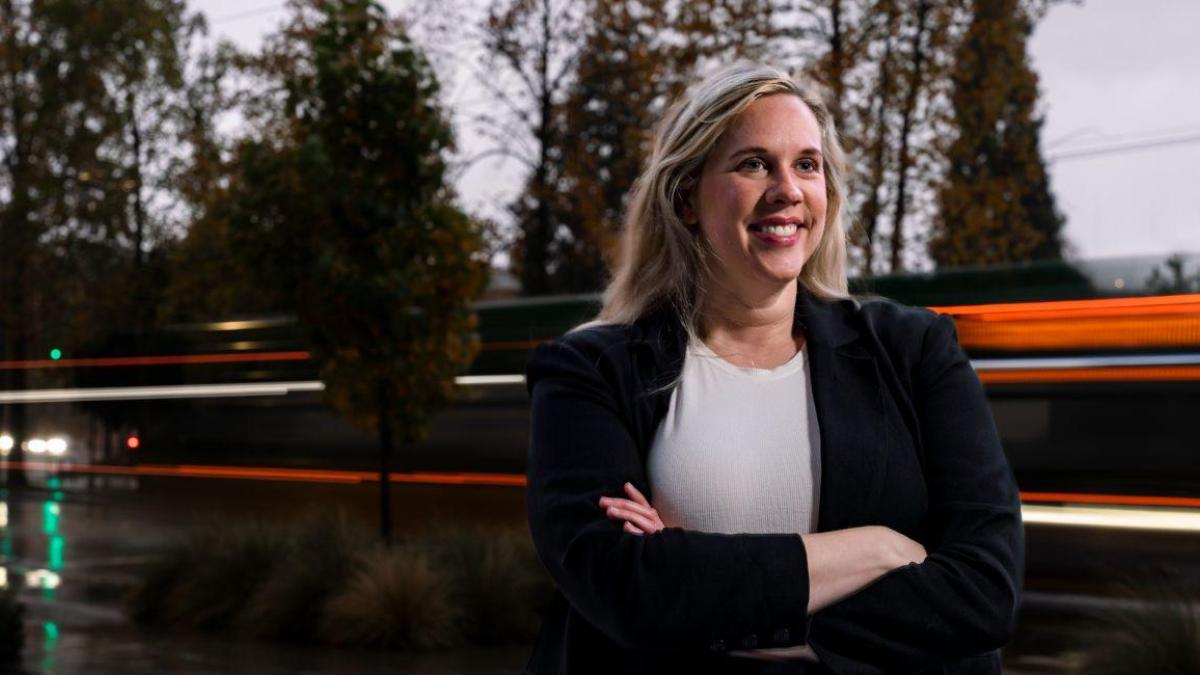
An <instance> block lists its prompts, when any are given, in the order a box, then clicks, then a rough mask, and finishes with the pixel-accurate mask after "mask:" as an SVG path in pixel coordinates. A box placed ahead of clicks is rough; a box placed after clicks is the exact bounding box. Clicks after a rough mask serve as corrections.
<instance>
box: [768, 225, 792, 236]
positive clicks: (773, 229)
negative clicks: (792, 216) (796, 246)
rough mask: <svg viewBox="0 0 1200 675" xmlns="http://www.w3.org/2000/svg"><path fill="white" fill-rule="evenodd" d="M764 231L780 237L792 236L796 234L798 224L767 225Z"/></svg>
mask: <svg viewBox="0 0 1200 675" xmlns="http://www.w3.org/2000/svg"><path fill="white" fill-rule="evenodd" d="M762 231H763V232H766V233H767V234H773V235H775V236H778V237H790V236H792V235H793V234H796V225H767V226H764V227H763V228H762Z"/></svg>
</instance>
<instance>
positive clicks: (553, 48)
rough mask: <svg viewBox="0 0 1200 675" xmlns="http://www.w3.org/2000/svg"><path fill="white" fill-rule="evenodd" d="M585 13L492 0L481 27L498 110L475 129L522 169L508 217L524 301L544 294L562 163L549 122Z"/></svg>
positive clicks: (559, 3)
mask: <svg viewBox="0 0 1200 675" xmlns="http://www.w3.org/2000/svg"><path fill="white" fill-rule="evenodd" d="M584 10H585V3H584V1H583V0H494V2H492V4H491V5H490V7H489V9H488V13H487V18H486V20H485V22H484V25H483V27H482V46H483V48H484V53H485V61H486V63H487V69H486V70H487V72H486V74H484V75H483V77H482V78H481V84H482V85H483V86H484V87H485V88H486V89H488V90H489V91H490V93H491V94H492V95H493V97H494V99H495V101H496V103H497V104H498V105H497V106H496V108H497V109H494V110H492V111H489V112H486V113H484V114H482V115H480V120H479V121H480V122H481V123H482V125H481V127H482V129H484V130H485V133H487V134H488V135H489V136H490V137H491V140H492V142H494V143H495V144H496V146H497V150H499V151H501V152H504V153H505V154H507V155H509V156H511V157H514V158H516V159H518V160H519V161H521V162H522V163H524V164H525V165H526V166H527V167H528V168H529V177H528V179H527V181H526V186H525V189H524V191H523V193H522V195H521V197H520V198H518V200H517V201H516V203H515V204H513V206H512V209H511V210H512V213H513V216H514V218H515V220H516V223H517V230H518V232H517V238H516V245H515V246H514V248H513V255H512V259H513V264H514V266H515V267H516V268H517V272H518V276H519V278H520V279H521V287H522V289H523V291H524V292H525V293H526V294H529V295H536V294H541V293H546V292H549V291H550V290H551V281H550V264H551V262H550V249H551V246H552V242H553V240H554V238H555V232H554V227H553V213H552V208H553V206H552V202H553V201H554V192H555V186H556V183H557V182H558V178H559V175H558V174H559V166H560V164H561V161H562V137H561V136H560V135H559V133H558V131H559V129H558V125H557V123H556V118H557V117H558V115H559V113H560V110H561V106H562V104H563V101H564V100H565V98H566V92H567V89H568V87H569V86H570V84H571V82H572V78H573V76H574V73H575V68H576V64H577V63H578V60H579V57H580V54H581V50H580V38H581V35H582V27H583V21H584ZM505 75H507V76H508V77H505Z"/></svg>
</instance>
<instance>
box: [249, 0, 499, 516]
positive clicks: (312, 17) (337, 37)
mask: <svg viewBox="0 0 1200 675" xmlns="http://www.w3.org/2000/svg"><path fill="white" fill-rule="evenodd" d="M249 65H250V66H252V67H253V68H254V69H255V72H257V74H258V75H259V76H260V77H261V78H262V80H263V83H264V84H266V85H268V87H267V88H266V89H264V90H262V92H261V95H260V96H259V100H258V104H257V107H256V110H257V113H256V114H257V115H258V116H259V120H260V122H261V126H260V127H259V130H258V132H257V134H256V137H254V138H251V139H248V140H247V141H246V142H245V143H244V144H242V146H241V147H240V150H239V158H238V162H239V172H238V175H237V176H236V177H235V179H234V185H233V186H232V188H231V189H232V195H233V200H232V202H233V203H232V211H231V215H230V225H231V229H232V233H233V241H234V242H235V244H236V245H237V246H238V251H239V253H240V255H241V256H243V258H242V259H243V260H244V261H245V262H246V263H247V264H253V265H255V266H256V268H257V269H258V271H259V272H260V277H259V282H260V283H261V284H262V285H263V286H264V287H266V288H269V289H273V290H274V291H275V292H279V293H281V294H282V295H283V297H285V298H287V299H288V301H289V303H290V304H291V306H292V307H294V309H295V311H296V312H297V314H298V316H299V318H300V320H301V323H302V325H303V327H304V331H305V334H306V336H307V339H308V341H309V343H310V347H311V351H312V353H313V358H314V359H315V360H316V362H317V363H318V365H319V368H320V374H321V379H322V380H323V381H324V383H325V385H326V396H327V398H328V400H329V401H330V402H331V403H332V404H333V406H334V407H335V408H336V409H338V410H340V411H343V412H344V413H346V414H347V415H348V416H349V417H350V418H351V419H352V420H354V421H356V422H358V423H360V424H362V425H364V426H368V427H370V428H373V429H374V430H375V431H376V432H377V434H378V438H379V448H380V472H381V477H380V478H381V480H380V495H381V527H382V530H383V533H384V536H385V538H386V537H388V536H389V533H390V529H391V528H390V513H391V510H390V506H389V497H388V494H389V493H388V485H389V480H388V475H389V472H390V465H391V454H392V447H393V444H394V443H400V444H402V445H403V444H407V443H411V442H413V441H415V440H418V439H420V438H421V437H423V436H424V435H425V434H426V433H427V432H428V429H429V424H430V420H431V417H432V415H433V412H434V411H435V410H436V409H437V408H438V407H439V406H440V405H442V404H443V403H444V402H446V401H447V400H448V399H449V398H451V397H452V395H453V394H454V391H455V384H454V377H455V375H457V374H459V373H460V372H462V371H463V370H465V369H466V368H467V366H468V365H469V364H470V363H471V360H472V359H473V358H474V356H475V353H476V352H477V350H478V339H477V338H476V337H475V336H474V333H473V327H474V325H475V318H474V316H473V314H472V313H471V311H470V307H469V305H468V302H469V301H470V300H472V299H474V298H475V297H477V296H478V294H479V293H480V292H481V291H482V288H483V285H484V283H485V274H486V270H485V267H486V260H485V259H484V258H483V257H482V256H481V255H480V252H481V250H482V248H483V242H482V241H481V236H480V231H479V227H478V226H477V224H476V223H474V222H473V221H472V220H471V219H469V218H468V217H467V216H466V215H464V214H463V213H462V212H461V211H460V210H459V209H458V208H457V207H456V206H455V203H454V195H453V194H452V193H451V191H450V189H449V188H448V187H447V185H446V180H445V178H446V176H445V172H446V162H445V155H446V153H447V152H448V151H449V150H450V149H451V147H452V136H451V130H450V127H449V126H448V124H447V122H446V120H445V116H444V114H443V112H442V110H441V109H440V108H439V107H438V102H437V101H438V98H437V97H438V83H437V80H436V79H435V77H434V74H433V72H432V70H431V68H430V66H429V64H428V63H427V62H426V61H425V59H424V58H423V56H422V55H421V53H420V52H419V51H418V50H417V49H416V48H415V47H414V46H413V45H412V44H411V43H410V42H409V40H408V38H407V37H406V35H405V33H404V30H403V26H401V25H399V23H398V22H396V21H393V20H390V19H389V18H388V17H387V15H386V14H385V12H384V10H383V9H382V7H380V6H379V5H378V4H377V3H375V2H371V1H369V0H297V1H296V2H293V3H292V18H291V21H290V23H289V24H288V25H287V26H286V27H285V28H284V29H283V30H282V32H280V33H279V34H278V35H276V36H274V37H273V38H271V39H269V40H268V42H267V46H266V47H265V49H264V51H263V53H262V54H260V55H259V56H258V57H256V58H254V59H251V60H250V62H249Z"/></svg>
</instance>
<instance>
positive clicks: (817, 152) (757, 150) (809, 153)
mask: <svg viewBox="0 0 1200 675" xmlns="http://www.w3.org/2000/svg"><path fill="white" fill-rule="evenodd" d="M769 154H771V151H770V150H768V149H766V148H764V147H762V146H761V145H755V146H751V147H748V148H741V149H738V150H735V151H733V152H732V153H731V154H730V155H729V158H730V159H733V158H735V157H741V156H742V155H769ZM799 154H800V155H802V156H806V157H814V156H815V157H820V156H821V149H820V148H805V149H803V150H801V151H800V152H799Z"/></svg>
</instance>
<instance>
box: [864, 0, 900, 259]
mask: <svg viewBox="0 0 1200 675" xmlns="http://www.w3.org/2000/svg"><path fill="white" fill-rule="evenodd" d="M898 18H899V11H898V10H897V8H896V7H895V6H894V5H893V6H892V7H891V10H890V11H889V13H888V20H887V24H886V25H887V32H886V33H885V35H884V47H883V59H881V60H880V61H879V82H878V84H877V85H876V108H875V115H874V121H875V124H874V126H875V144H874V146H873V147H872V148H871V180H870V183H869V184H868V187H869V192H868V193H867V201H866V202H865V203H864V204H863V207H862V224H863V231H864V233H865V234H866V238H867V242H866V248H865V250H864V251H863V253H864V258H863V266H864V268H865V269H863V273H864V274H866V275H868V276H869V275H871V274H873V273H874V268H875V233H876V232H877V231H878V230H879V214H880V212H881V211H882V210H883V205H882V204H881V202H880V194H879V192H880V190H882V189H883V175H884V169H885V162H884V159H885V157H884V155H885V154H886V150H887V143H888V133H887V130H888V123H887V115H888V111H889V110H891V92H892V83H891V77H892V74H891V67H890V66H891V62H892V33H893V32H894V29H895V26H896V20H897V19H898Z"/></svg>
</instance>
